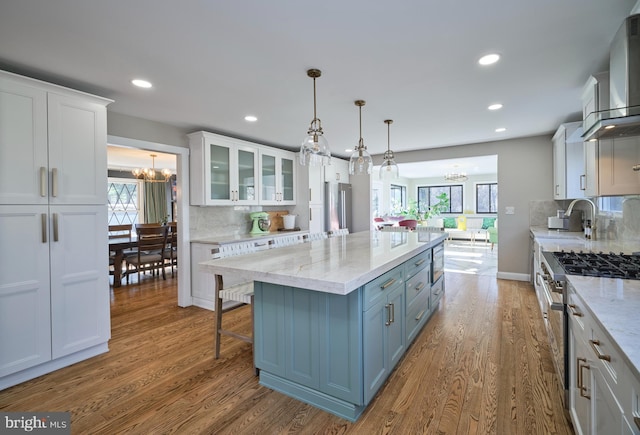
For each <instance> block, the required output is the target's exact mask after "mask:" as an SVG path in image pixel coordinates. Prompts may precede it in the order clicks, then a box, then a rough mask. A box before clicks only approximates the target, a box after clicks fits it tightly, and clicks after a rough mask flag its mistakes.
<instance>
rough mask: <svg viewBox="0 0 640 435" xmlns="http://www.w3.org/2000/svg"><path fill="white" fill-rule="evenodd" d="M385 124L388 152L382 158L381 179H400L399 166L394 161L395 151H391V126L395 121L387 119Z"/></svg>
mask: <svg viewBox="0 0 640 435" xmlns="http://www.w3.org/2000/svg"><path fill="white" fill-rule="evenodd" d="M384 123H385V124H387V151H385V153H384V157H383V158H382V166H380V178H381V179H382V178H384V177H389V178H398V177H399V176H400V169H399V168H398V164H397V163H396V161H395V160H394V156H393V151H391V145H390V143H391V124H393V119H385V120H384Z"/></svg>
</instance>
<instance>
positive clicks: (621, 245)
mask: <svg viewBox="0 0 640 435" xmlns="http://www.w3.org/2000/svg"><path fill="white" fill-rule="evenodd" d="M530 230H531V233H532V234H533V236H534V237H535V238H536V241H537V242H538V243H539V244H540V245H541V248H542V250H543V251H551V252H553V251H562V250H565V251H571V250H573V251H576V252H579V251H584V252H600V251H602V252H615V253H616V254H619V253H621V252H622V253H625V254H631V253H633V252H638V251H640V243H638V241H636V240H604V239H602V240H588V239H586V238H585V237H584V234H583V233H582V232H581V231H579V232H571V231H557V230H549V229H547V228H546V227H531V228H530Z"/></svg>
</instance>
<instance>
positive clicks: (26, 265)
mask: <svg viewBox="0 0 640 435" xmlns="http://www.w3.org/2000/svg"><path fill="white" fill-rule="evenodd" d="M106 222H107V209H106V206H51V207H47V206H31V205H25V206H15V205H13V206H0V227H2V229H3V230H2V232H0V349H1V350H2V351H1V352H0V378H1V377H2V376H7V375H10V374H13V373H16V372H19V371H21V370H25V369H28V368H31V367H34V366H37V365H39V364H42V363H46V362H48V361H50V360H55V359H57V358H61V357H64V356H67V355H70V354H72V353H75V352H79V351H82V350H85V349H87V348H90V347H92V346H95V345H100V344H103V343H106V342H107V341H108V339H109V337H110V322H109V315H110V314H109V290H108V289H109V283H108V275H107V274H106V273H105V266H106V265H107V264H108V258H107V256H108V252H107V250H106V249H105V247H104V244H105V243H104V241H105V240H107V226H106ZM8 382H9V384H10V383H11V382H10V381H8ZM3 385H4V382H3V381H2V379H0V388H1V387H2V386H3Z"/></svg>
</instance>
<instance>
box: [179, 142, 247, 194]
mask: <svg viewBox="0 0 640 435" xmlns="http://www.w3.org/2000/svg"><path fill="white" fill-rule="evenodd" d="M189 148H190V150H191V156H190V165H191V168H190V169H191V173H190V178H191V185H190V192H191V204H192V205H231V204H244V205H256V204H258V201H259V198H258V195H257V192H258V189H259V184H258V183H259V178H258V155H259V148H258V147H257V146H254V145H253V144H251V143H249V142H244V141H240V140H235V139H232V138H228V137H224V136H220V135H216V134H212V133H207V132H196V133H192V134H190V135H189Z"/></svg>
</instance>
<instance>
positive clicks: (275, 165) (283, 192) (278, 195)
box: [260, 147, 297, 205]
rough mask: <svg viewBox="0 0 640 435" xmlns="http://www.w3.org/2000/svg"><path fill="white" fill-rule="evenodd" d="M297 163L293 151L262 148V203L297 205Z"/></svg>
mask: <svg viewBox="0 0 640 435" xmlns="http://www.w3.org/2000/svg"><path fill="white" fill-rule="evenodd" d="M296 164H297V162H296V156H295V154H294V153H292V152H289V151H282V150H278V149H275V148H271V149H270V148H266V147H265V148H261V149H260V185H261V189H260V204H264V205H295V203H296V183H295V180H296Z"/></svg>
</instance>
